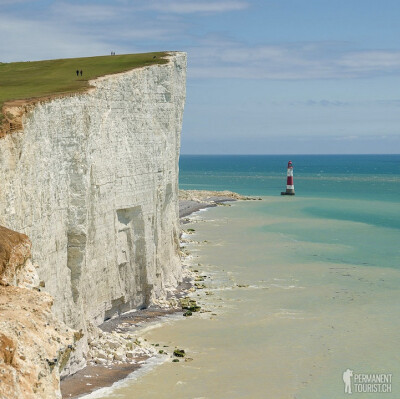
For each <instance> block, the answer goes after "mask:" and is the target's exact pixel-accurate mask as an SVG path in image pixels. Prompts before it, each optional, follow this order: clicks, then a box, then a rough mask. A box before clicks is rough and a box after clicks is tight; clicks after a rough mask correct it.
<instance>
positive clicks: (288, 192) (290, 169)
mask: <svg viewBox="0 0 400 399" xmlns="http://www.w3.org/2000/svg"><path fill="white" fill-rule="evenodd" d="M281 195H294V184H293V165H292V161H289V162H288V165H287V181H286V191H282V192H281Z"/></svg>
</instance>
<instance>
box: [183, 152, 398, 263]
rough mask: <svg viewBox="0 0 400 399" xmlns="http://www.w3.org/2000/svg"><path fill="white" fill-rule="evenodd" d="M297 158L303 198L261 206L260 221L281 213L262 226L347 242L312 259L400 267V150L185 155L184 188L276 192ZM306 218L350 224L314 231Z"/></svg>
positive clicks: (309, 238) (312, 238)
mask: <svg viewBox="0 0 400 399" xmlns="http://www.w3.org/2000/svg"><path fill="white" fill-rule="evenodd" d="M289 159H290V160H292V162H293V164H294V184H295V190H296V197H294V198H289V197H288V198H286V197H285V198H282V199H281V200H280V201H276V202H272V203H268V205H266V206H264V207H260V208H259V209H258V212H259V214H260V218H265V219H266V220H269V218H271V217H272V216H274V215H275V216H277V217H278V220H277V222H276V223H274V224H270V223H268V224H267V225H265V226H262V227H260V231H265V232H275V233H280V234H285V235H288V236H290V237H292V239H293V240H298V241H307V242H314V243H324V244H341V245H343V246H345V247H346V251H345V252H344V253H337V252H336V253H334V254H330V253H324V254H304V256H305V257H306V258H307V259H309V258H315V259H318V260H322V259H324V260H326V261H335V262H339V263H348V264H358V265H365V266H368V265H369V266H378V267H392V268H400V249H399V248H400V246H399V245H398V242H399V240H400V155H296V156H290V157H289V156H281V155H280V156H190V155H183V156H181V160H180V187H181V188H183V189H206V190H231V191H236V192H238V193H241V194H244V195H256V196H257V195H261V196H271V197H272V196H273V197H276V196H279V194H280V191H282V190H284V189H285V184H286V165H287V161H288V160H289ZM285 218H288V219H289V220H288V221H287V222H285ZM306 219H307V220H308V219H314V220H326V221H342V222H348V223H337V224H336V225H335V226H334V227H332V226H330V228H329V229H327V228H326V226H325V225H324V224H323V223H320V224H318V225H315V224H314V225H312V227H310V228H309V229H307V228H305V227H304V221H305V220H306Z"/></svg>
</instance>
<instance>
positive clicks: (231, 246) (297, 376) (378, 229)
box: [98, 196, 400, 399]
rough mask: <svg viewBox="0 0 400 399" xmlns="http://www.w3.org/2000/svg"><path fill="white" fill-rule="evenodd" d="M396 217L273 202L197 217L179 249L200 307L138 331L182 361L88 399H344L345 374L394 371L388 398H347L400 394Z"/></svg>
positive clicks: (359, 206)
mask: <svg viewBox="0 0 400 399" xmlns="http://www.w3.org/2000/svg"><path fill="white" fill-rule="evenodd" d="M398 215H399V212H398V203H397V202H396V201H387V200H385V201H380V200H379V199H376V198H375V199H373V200H371V201H366V200H364V199H362V198H351V199H349V198H325V199H324V200H322V199H321V198H318V197H315V198H314V197H308V198H301V197H294V198H289V197H279V196H275V197H272V196H267V197H264V198H263V201H254V202H253V201H244V202H237V203H234V204H233V205H232V206H230V207H217V208H213V209H209V210H208V211H207V212H201V213H198V214H197V216H196V217H194V218H193V219H194V220H193V223H191V224H189V225H185V228H193V229H195V234H193V235H191V238H192V239H193V240H197V241H199V242H200V243H201V244H195V243H193V244H189V245H188V246H187V247H188V249H189V251H191V252H192V254H193V259H192V264H193V267H194V268H196V269H199V271H200V274H201V275H207V276H210V277H211V278H210V279H206V281H205V284H206V286H207V288H206V290H199V291H197V292H196V293H195V294H194V296H195V298H196V299H197V300H198V302H200V303H201V304H202V305H203V307H204V309H209V310H210V311H211V312H210V313H202V314H196V315H195V316H193V317H189V318H182V320H178V321H174V322H172V323H168V324H164V325H162V324H160V325H159V327H158V328H153V329H149V330H148V331H147V332H146V333H145V337H146V338H147V339H148V340H149V341H150V342H153V343H160V345H168V346H169V347H170V348H174V347H175V346H177V347H179V348H184V349H185V351H186V352H187V356H188V357H190V358H193V360H192V361H190V362H183V361H181V362H179V363H172V362H171V360H170V359H169V361H167V362H166V363H164V364H163V365H161V366H159V367H155V368H153V369H152V370H151V371H149V372H148V373H146V374H142V375H139V376H138V377H137V378H134V379H132V380H130V381H128V382H126V383H125V384H123V386H121V387H119V388H117V387H116V388H115V389H114V390H112V391H111V392H109V393H107V394H105V395H103V396H98V397H103V398H141V399H146V398H178V399H180V398H182V399H183V398H185V399H187V398H193V399H194V398H198V399H200V398H210V399H211V398H213V399H214V398H215V399H225V398H226V399H228V398H229V399H233V398H298V399H299V398H304V399H313V398H316V399H317V398H318V399H319V398H343V397H345V394H344V384H343V381H342V375H343V372H344V371H345V370H346V369H351V370H354V373H374V374H378V373H390V374H392V375H393V382H392V387H391V390H392V393H391V394H390V393H384V394H383V393H382V394H379V393H374V394H365V393H353V396H354V397H374V398H379V397H382V398H389V397H399V395H400V378H399V376H400V355H399V354H398V351H397V348H398V346H399V341H400V336H399V328H400V320H399V317H398V315H399V311H400V268H399V266H400V262H399V260H400V251H399V249H398V242H399V239H400V229H399V225H398V220H396V217H397V218H398ZM205 240H206V241H207V242H204V241H205ZM198 264H200V266H199V265H198ZM205 291H207V292H210V293H211V294H212V295H206V293H205ZM197 295H200V296H197ZM213 313H215V314H216V315H213Z"/></svg>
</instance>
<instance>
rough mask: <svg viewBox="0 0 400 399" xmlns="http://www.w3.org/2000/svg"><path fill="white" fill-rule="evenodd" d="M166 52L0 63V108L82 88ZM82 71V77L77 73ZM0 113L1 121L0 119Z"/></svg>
mask: <svg viewBox="0 0 400 399" xmlns="http://www.w3.org/2000/svg"><path fill="white" fill-rule="evenodd" d="M166 55H167V53H165V52H159V53H145V54H125V55H114V56H111V55H108V56H100V57H87V58H68V59H60V60H47V61H34V62H12V63H6V64H5V63H0V110H1V109H2V107H3V104H4V103H5V102H6V101H10V100H23V99H33V98H40V97H47V96H53V95H58V94H65V93H73V92H79V91H84V90H85V89H86V88H87V87H89V83H88V80H90V79H94V78H96V77H99V76H103V75H110V74H113V73H118V72H124V71H127V70H129V69H133V68H139V67H142V66H148V65H153V64H165V63H167V60H166V59H164V58H163V57H165V56H166ZM76 70H79V71H80V70H82V71H83V75H82V76H80V75H79V76H76ZM2 116H3V115H1V112H0V122H1V119H2V118H1V117H2Z"/></svg>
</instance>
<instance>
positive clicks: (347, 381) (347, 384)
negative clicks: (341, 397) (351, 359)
mask: <svg viewBox="0 0 400 399" xmlns="http://www.w3.org/2000/svg"><path fill="white" fill-rule="evenodd" d="M351 377H353V370H350V369H347V370H346V371H345V372H344V373H343V382H344V393H348V394H351V393H352V392H351Z"/></svg>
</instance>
